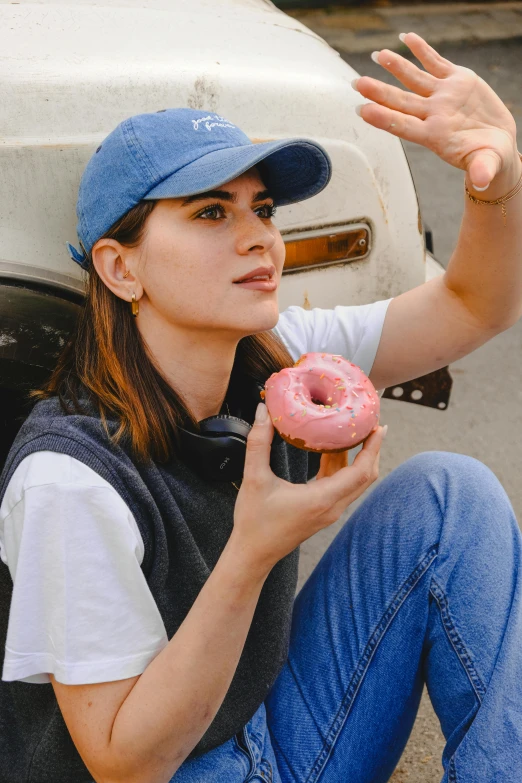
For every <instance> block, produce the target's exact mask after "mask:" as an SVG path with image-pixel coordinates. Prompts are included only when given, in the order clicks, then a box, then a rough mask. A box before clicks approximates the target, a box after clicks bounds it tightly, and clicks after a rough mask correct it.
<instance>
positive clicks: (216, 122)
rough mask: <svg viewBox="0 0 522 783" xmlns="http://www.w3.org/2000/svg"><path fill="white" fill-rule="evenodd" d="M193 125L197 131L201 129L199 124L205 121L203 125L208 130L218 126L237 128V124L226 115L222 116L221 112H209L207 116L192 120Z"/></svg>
mask: <svg viewBox="0 0 522 783" xmlns="http://www.w3.org/2000/svg"><path fill="white" fill-rule="evenodd" d="M191 122H192V126H193V128H194V130H195V131H197V130H199V124H200V123H204V125H203V127H204V128H206V129H207V130H208V131H211V130H212V128H215V127H216V126H217V127H218V128H235V127H236V126H235V125H232V123H230V122H228V120H226V119H225V117H220V116H219V114H208V115H207V116H206V117H200V118H199V120H191Z"/></svg>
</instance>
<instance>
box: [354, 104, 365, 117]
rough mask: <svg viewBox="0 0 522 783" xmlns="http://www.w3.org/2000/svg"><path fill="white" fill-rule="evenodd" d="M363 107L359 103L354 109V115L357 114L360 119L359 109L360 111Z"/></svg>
mask: <svg viewBox="0 0 522 783" xmlns="http://www.w3.org/2000/svg"><path fill="white" fill-rule="evenodd" d="M363 106H364V103H359V104H358V105H357V106H356V107H355V113H356V114H358V115H359V117H361V109H362V107H363Z"/></svg>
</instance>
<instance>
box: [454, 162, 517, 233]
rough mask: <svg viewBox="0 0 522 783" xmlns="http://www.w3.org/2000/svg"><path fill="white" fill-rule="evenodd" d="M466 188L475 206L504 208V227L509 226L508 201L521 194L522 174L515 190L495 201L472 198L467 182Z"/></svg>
mask: <svg viewBox="0 0 522 783" xmlns="http://www.w3.org/2000/svg"><path fill="white" fill-rule="evenodd" d="M518 156H519V158H520V160H522V154H521V153H520V152H519V153H518ZM464 188H465V190H466V194H467V196H468V198H469V200H470V201H472V202H473V203H474V204H500V205H501V207H502V219H503V221H504V226H506V225H507V222H506V217H507V210H506V204H505V202H506V201H509V199H510V198H513V196H516V195H517V193H519V192H520V191H521V190H522V174H521V175H520V179H519V180H518V182H517V184H516V185H515V187H514V188H512V189H511V190H510V191H509V193H506V195H505V196H501V197H500V198H496V199H493V201H485V200H484V199H480V198H477V197H476V196H472V195H471V193H470V192H469V190H468V186H467V185H466V181H465V180H464Z"/></svg>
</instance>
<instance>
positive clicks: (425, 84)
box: [352, 33, 518, 198]
mask: <svg viewBox="0 0 522 783" xmlns="http://www.w3.org/2000/svg"><path fill="white" fill-rule="evenodd" d="M401 40H402V41H403V42H404V43H405V44H406V46H408V48H409V49H410V50H411V51H412V53H413V54H414V55H415V57H416V58H417V60H419V62H420V63H421V64H422V65H423V66H424V68H425V69H426V71H423V70H421V69H420V68H418V67H417V66H416V65H415V64H414V63H412V62H410V61H409V60H407V59H406V58H404V57H402V56H401V55H400V54H397V53H396V52H393V51H391V50H390V49H382V50H381V51H380V52H377V59H376V62H378V63H379V65H381V66H382V67H383V68H385V69H386V70H387V71H389V72H390V73H391V74H393V76H395V77H396V78H397V79H398V80H399V81H400V82H401V83H402V84H403V85H404V86H405V87H406V88H407V89H408V90H411V92H407V91H406V90H402V89H401V88H400V87H395V86H392V85H389V84H385V83H384V82H381V81H379V80H378V79H372V78H371V77H370V76H361V77H360V78H358V79H356V80H354V82H353V83H352V84H353V86H354V89H356V90H357V91H358V92H359V93H360V94H361V95H363V96H364V97H365V98H368V99H369V100H370V101H373V103H368V104H363V105H362V106H361V108H360V110H359V113H360V116H361V117H362V118H363V120H364V121H365V122H367V123H369V124H370V125H373V126H374V127H376V128H381V129H382V130H386V131H388V132H389V133H392V134H394V135H395V136H400V137H401V138H402V139H406V140H408V141H413V142H415V143H417V144H422V146H424V147H427V148H428V149H430V150H433V152H435V153H436V154H437V155H438V156H439V157H440V158H442V160H445V161H446V162H447V163H450V164H451V165H452V166H455V167H456V168H458V169H463V170H465V171H467V172H468V175H469V180H470V183H472V185H473V186H475V187H476V189H481V190H483V189H485V188H486V187H487V186H488V185H489V183H490V182H491V180H492V179H493V178H494V177H495V176H496V175H497V174H498V173H499V172H500V171H503V170H505V169H508V168H509V167H510V166H511V165H513V163H514V162H515V163H516V164H518V153H517V139H516V125H515V120H514V119H513V116H512V114H511V112H510V111H509V110H508V109H507V108H506V106H505V105H504V104H503V103H502V101H501V100H500V98H499V97H498V95H497V94H496V93H495V92H494V91H493V90H492V89H491V87H490V86H489V85H488V84H486V82H485V81H484V80H483V79H481V77H480V76H478V75H477V74H476V73H475V72H474V71H472V70H471V69H469V68H465V67H463V66H461V65H456V64H455V63H452V62H451V61H450V60H446V59H445V58H444V57H442V56H441V55H440V54H439V53H438V52H437V51H436V50H435V49H433V47H431V46H430V45H429V44H428V43H426V41H425V40H424V39H423V38H421V36H420V35H417V34H416V33H407V34H406V35H402V36H401ZM485 198H487V196H485Z"/></svg>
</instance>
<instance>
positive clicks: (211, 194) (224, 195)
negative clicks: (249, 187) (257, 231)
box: [181, 190, 271, 207]
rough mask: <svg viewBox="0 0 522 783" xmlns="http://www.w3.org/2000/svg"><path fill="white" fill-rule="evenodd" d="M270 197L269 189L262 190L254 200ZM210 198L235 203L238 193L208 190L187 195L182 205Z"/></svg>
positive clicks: (255, 195) (256, 194)
mask: <svg viewBox="0 0 522 783" xmlns="http://www.w3.org/2000/svg"><path fill="white" fill-rule="evenodd" d="M270 197H271V196H270V191H269V190H260V191H259V192H258V193H255V194H254V197H253V199H252V201H263V199H265V198H270ZM209 198H219V199H221V200H222V201H230V202H232V203H233V204H236V203H237V193H230V191H228V190H207V191H206V192H205V193H196V194H195V195H194V196H187V198H186V199H185V200H184V201H183V202H182V204H181V206H182V207H185V206H186V205H187V204H193V203H194V202H195V201H204V200H205V199H209Z"/></svg>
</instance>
